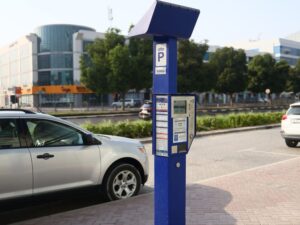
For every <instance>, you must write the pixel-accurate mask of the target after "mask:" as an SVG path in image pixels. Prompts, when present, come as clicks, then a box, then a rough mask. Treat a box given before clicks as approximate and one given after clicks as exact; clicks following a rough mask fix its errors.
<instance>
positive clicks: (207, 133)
mask: <svg viewBox="0 0 300 225" xmlns="http://www.w3.org/2000/svg"><path fill="white" fill-rule="evenodd" d="M280 126H281V124H280V123H277V124H270V125H261V126H251V127H239V128H231V129H224V130H214V131H200V132H197V133H196V137H195V138H200V137H206V136H212V135H220V134H230V133H239V132H245V131H253V130H265V129H272V128H278V127H280ZM138 140H139V141H140V142H141V143H143V144H149V143H152V137H147V138H139V139H138Z"/></svg>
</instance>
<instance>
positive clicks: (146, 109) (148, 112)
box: [139, 101, 152, 119]
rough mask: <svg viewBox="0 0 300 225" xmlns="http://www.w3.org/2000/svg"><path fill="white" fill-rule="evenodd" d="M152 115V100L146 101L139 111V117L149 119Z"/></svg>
mask: <svg viewBox="0 0 300 225" xmlns="http://www.w3.org/2000/svg"><path fill="white" fill-rule="evenodd" d="M151 117H152V102H151V101H146V102H145V103H144V104H143V105H142V107H141V108H140V111H139V118H141V119H151Z"/></svg>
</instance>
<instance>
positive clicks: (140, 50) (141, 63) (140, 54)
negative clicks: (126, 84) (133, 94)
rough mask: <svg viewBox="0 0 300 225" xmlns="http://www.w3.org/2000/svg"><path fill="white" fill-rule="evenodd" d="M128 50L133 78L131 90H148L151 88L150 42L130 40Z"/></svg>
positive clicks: (140, 39)
mask: <svg viewBox="0 0 300 225" xmlns="http://www.w3.org/2000/svg"><path fill="white" fill-rule="evenodd" d="M128 48H129V54H130V57H131V60H132V73H133V74H134V76H135V78H134V84H133V86H132V87H131V88H134V89H136V90H141V89H143V88H146V89H149V88H150V87H151V86H152V73H151V71H152V60H153V56H152V40H151V39H143V38H131V39H130V40H129V45H128Z"/></svg>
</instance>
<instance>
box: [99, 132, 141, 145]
mask: <svg viewBox="0 0 300 225" xmlns="http://www.w3.org/2000/svg"><path fill="white" fill-rule="evenodd" d="M94 136H95V137H96V138H97V139H99V140H100V141H103V140H106V141H113V142H120V143H128V144H135V145H141V142H140V141H138V140H135V139H132V138H126V137H119V136H113V135H103V134H94Z"/></svg>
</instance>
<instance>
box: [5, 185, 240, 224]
mask: <svg viewBox="0 0 300 225" xmlns="http://www.w3.org/2000/svg"><path fill="white" fill-rule="evenodd" d="M145 188H146V189H145V190H144V189H143V190H142V192H141V193H142V194H141V195H139V196H137V197H134V198H131V199H127V200H122V201H116V202H111V203H109V204H102V203H104V200H103V198H101V197H100V196H99V193H97V192H96V193H95V192H93V191H87V190H84V191H83V190H82V191H71V192H70V191H69V192H67V193H59V194H51V195H47V196H39V197H36V198H30V199H28V198H27V199H18V200H11V201H6V202H2V203H1V204H0V210H1V212H0V224H1V225H3V224H10V223H14V222H19V223H18V224H22V225H23V224H24V225H27V224H39V225H46V224H47V225H48V224H67V223H68V224H69V223H70V224H71V223H72V224H73V223H74V224H78V222H79V221H80V223H83V222H84V224H90V223H92V222H95V221H97V222H101V223H104V224H105V223H106V224H113V225H119V224H120V225H121V224H122V225H132V224H134V225H150V224H151V225H153V224H154V221H153V218H154V215H153V214H154V213H153V188H151V187H147V186H146V187H145ZM147 193H148V194H147ZM186 195H187V208H186V218H187V219H186V224H187V225H190V224H193V225H206V224H211V225H213V224H216V225H221V224H226V225H235V224H236V219H235V218H234V217H232V216H231V215H230V214H229V213H227V212H226V211H225V207H226V206H227V205H228V204H229V203H230V202H231V200H232V195H231V194H230V193H229V192H227V191H224V190H221V189H218V188H215V187H210V186H205V185H201V184H191V185H190V184H189V185H187V192H186ZM57 213H58V214H57ZM41 217H43V218H41ZM30 219H33V221H25V220H30Z"/></svg>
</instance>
